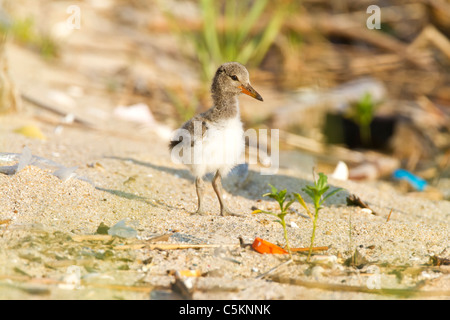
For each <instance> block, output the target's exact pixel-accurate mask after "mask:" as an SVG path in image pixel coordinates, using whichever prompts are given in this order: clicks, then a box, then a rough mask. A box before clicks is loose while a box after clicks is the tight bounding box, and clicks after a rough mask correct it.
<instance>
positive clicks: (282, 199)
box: [252, 184, 295, 259]
mask: <svg viewBox="0 0 450 320" xmlns="http://www.w3.org/2000/svg"><path fill="white" fill-rule="evenodd" d="M269 186H270V187H271V188H272V191H271V192H269V193H266V194H263V197H270V198H272V199H274V200H275V201H276V202H278V205H279V206H280V211H281V212H280V213H273V212H270V211H264V210H259V209H258V210H255V211H253V212H252V213H253V214H256V213H266V214H270V215H272V216H275V217H277V218H278V219H279V220H276V221H277V222H278V223H279V224H281V226H282V227H283V232H284V239H285V240H286V248H287V250H288V252H289V256H290V258H291V259H292V252H291V247H290V245H289V239H288V235H287V230H286V221H285V219H284V218H285V217H286V214H287V213H288V212H287V210H288V209H289V207H290V206H291V205H292V204H293V203H294V202H295V199H292V197H291V195H289V194H287V191H286V189H284V190H281V191H278V189H277V188H275V187H274V186H273V185H271V184H269Z"/></svg>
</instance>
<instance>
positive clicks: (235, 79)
mask: <svg viewBox="0 0 450 320" xmlns="http://www.w3.org/2000/svg"><path fill="white" fill-rule="evenodd" d="M231 79H233V80H234V81H238V80H239V79H238V77H236V76H235V75H232V76H231Z"/></svg>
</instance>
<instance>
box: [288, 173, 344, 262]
mask: <svg viewBox="0 0 450 320" xmlns="http://www.w3.org/2000/svg"><path fill="white" fill-rule="evenodd" d="M329 188H330V186H329V185H328V177H327V176H326V175H325V174H323V173H319V179H318V180H316V178H315V177H314V186H306V187H305V188H303V189H302V190H303V191H304V192H305V193H306V194H307V195H308V196H309V197H310V198H311V200H312V201H313V204H314V215H313V214H312V213H311V211H310V210H309V208H308V206H307V205H306V203H305V201H304V200H303V198H302V196H301V195H300V194H299V193H294V197H295V198H296V199H297V201H298V202H299V203H300V205H301V206H302V207H303V208H305V210H306V212H307V214H308V215H309V217H310V218H311V220H312V221H313V230H312V234H311V244H310V246H309V253H308V259H307V260H308V261H309V259H310V257H311V253H312V248H313V245H314V238H315V235H316V226H317V219H318V218H319V211H320V210H321V209H322V205H323V204H324V202H325V200H327V199H328V198H329V197H331V196H333V195H335V194H336V193H338V192H339V191H341V190H342V188H339V189H335V190H333V191H330V192H329V193H328V194H326V195H325V193H326V192H327V191H328V189H329Z"/></svg>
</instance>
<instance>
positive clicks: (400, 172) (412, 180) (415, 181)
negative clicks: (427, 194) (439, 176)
mask: <svg viewBox="0 0 450 320" xmlns="http://www.w3.org/2000/svg"><path fill="white" fill-rule="evenodd" d="M392 177H393V178H394V179H398V180H405V181H407V182H408V183H409V184H410V185H411V186H412V187H413V188H414V189H416V190H419V191H423V190H425V187H426V186H427V182H426V181H425V180H424V179H422V178H420V177H418V176H416V175H414V174H412V173H411V172H409V171H407V170H404V169H397V170H395V171H394V173H393V174H392Z"/></svg>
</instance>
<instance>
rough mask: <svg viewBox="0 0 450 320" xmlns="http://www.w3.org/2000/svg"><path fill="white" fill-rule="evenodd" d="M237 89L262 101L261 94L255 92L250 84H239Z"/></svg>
mask: <svg viewBox="0 0 450 320" xmlns="http://www.w3.org/2000/svg"><path fill="white" fill-rule="evenodd" d="M239 89H241V92H242V93H245V94H246V95H249V96H250V97H253V98H255V99H257V100H259V101H264V100H263V98H262V97H261V95H260V94H259V93H258V92H256V90H255V89H253V88H252V86H251V85H249V84H248V85H240V86H239Z"/></svg>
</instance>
